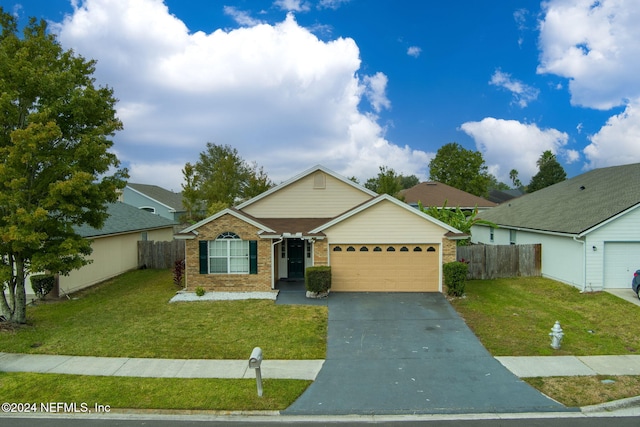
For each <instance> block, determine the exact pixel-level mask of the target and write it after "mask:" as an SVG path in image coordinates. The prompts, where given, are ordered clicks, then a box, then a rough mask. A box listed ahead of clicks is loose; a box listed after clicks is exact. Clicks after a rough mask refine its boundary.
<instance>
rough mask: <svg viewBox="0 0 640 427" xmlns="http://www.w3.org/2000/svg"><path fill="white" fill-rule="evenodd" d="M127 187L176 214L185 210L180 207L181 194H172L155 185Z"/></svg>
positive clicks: (129, 185)
mask: <svg viewBox="0 0 640 427" xmlns="http://www.w3.org/2000/svg"><path fill="white" fill-rule="evenodd" d="M127 187H129V188H130V189H132V190H133V191H135V192H137V193H140V194H142V195H143V196H147V197H148V198H150V199H152V200H154V201H156V202H158V203H160V204H161V205H164V206H166V207H168V208H169V209H174V210H175V211H176V212H184V211H186V209H185V208H184V206H182V193H174V192H173V191H169V190H167V189H164V188H162V187H158V186H157V185H148V184H133V183H129V184H127Z"/></svg>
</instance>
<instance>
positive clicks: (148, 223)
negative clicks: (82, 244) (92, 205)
mask: <svg viewBox="0 0 640 427" xmlns="http://www.w3.org/2000/svg"><path fill="white" fill-rule="evenodd" d="M107 212H108V213H109V217H108V218H107V220H106V221H105V222H104V225H103V227H102V228H101V229H97V228H93V227H90V226H88V225H86V224H85V225H83V226H80V227H75V228H74V229H75V231H76V233H78V234H80V235H81V236H82V237H99V236H108V235H110V234H120V233H127V232H133V231H144V230H152V229H155V228H163V227H171V226H173V225H175V224H176V222H174V221H171V220H169V219H167V218H163V217H161V216H160V215H155V214H152V213H151V212H147V211H144V210H142V209H138V208H136V207H134V206H130V205H127V204H126V203H121V202H116V203H111V204H109V205H108V206H107Z"/></svg>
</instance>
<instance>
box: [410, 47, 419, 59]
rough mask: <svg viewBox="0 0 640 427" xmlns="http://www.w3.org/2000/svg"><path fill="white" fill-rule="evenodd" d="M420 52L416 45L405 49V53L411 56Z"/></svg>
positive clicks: (415, 55) (416, 55)
mask: <svg viewBox="0 0 640 427" xmlns="http://www.w3.org/2000/svg"><path fill="white" fill-rule="evenodd" d="M421 53H422V49H421V48H419V47H418V46H410V47H409V49H407V55H409V56H413V57H414V58H417V57H419V56H420V54H421Z"/></svg>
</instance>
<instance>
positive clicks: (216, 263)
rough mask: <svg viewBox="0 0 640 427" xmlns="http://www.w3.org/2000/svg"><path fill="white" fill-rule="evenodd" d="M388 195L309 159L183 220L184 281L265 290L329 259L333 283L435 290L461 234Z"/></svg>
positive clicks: (345, 287) (347, 287) (340, 287)
mask: <svg viewBox="0 0 640 427" xmlns="http://www.w3.org/2000/svg"><path fill="white" fill-rule="evenodd" d="M467 237H468V236H466V235H464V234H461V233H460V232H459V231H458V230H456V229H455V228H453V227H451V226H449V225H447V224H444V223H442V222H440V221H438V220H436V219H434V218H432V217H430V216H428V215H426V214H423V213H422V212H420V211H418V210H416V209H414V208H412V207H410V206H409V205H407V204H405V203H402V202H400V201H398V200H397V199H395V198H393V197H391V196H388V195H377V194H376V193H374V192H372V191H370V190H368V189H366V188H365V187H362V186H360V185H358V184H356V183H354V182H352V181H351V180H349V179H347V178H345V177H343V176H340V175H338V174H336V173H334V172H332V171H330V170H328V169H326V168H324V167H322V166H315V167H313V168H311V169H308V170H306V171H304V172H302V173H301V174H299V175H297V176H295V177H293V178H291V179H289V180H288V181H285V182H284V183H282V184H280V185H278V186H276V187H273V188H271V189H269V190H268V191H266V192H264V193H262V194H260V195H259V196H257V197H254V198H253V199H250V200H248V201H246V202H244V203H242V204H240V205H238V206H236V207H235V208H229V209H225V210H223V211H221V212H218V213H217V214H215V215H213V216H210V217H209V218H206V219H205V220H203V221H200V222H199V223H197V224H195V225H193V226H191V227H188V228H186V229H185V230H183V231H182V232H180V233H179V234H178V235H176V238H181V239H185V244H186V287H187V289H189V290H194V289H195V288H196V287H199V286H200V287H203V288H205V289H207V290H212V291H234V292H242V291H269V290H271V289H275V285H276V282H277V281H278V280H280V279H285V278H287V279H301V278H303V277H304V274H305V268H306V267H309V266H313V265H330V266H331V269H332V288H331V289H332V291H424V292H427V291H428V292H439V291H442V263H443V262H447V261H454V260H455V256H456V255H455V254H456V242H455V240H456V239H458V238H467Z"/></svg>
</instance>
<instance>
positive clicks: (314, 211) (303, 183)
mask: <svg viewBox="0 0 640 427" xmlns="http://www.w3.org/2000/svg"><path fill="white" fill-rule="evenodd" d="M317 174H322V176H324V188H317V187H318V185H317V184H318V183H317V182H316V179H317V177H316V175H317ZM371 198H372V196H370V195H369V194H367V193H365V192H364V191H361V190H359V189H357V188H355V187H353V186H351V185H349V184H347V183H345V182H342V181H340V180H339V179H336V178H334V177H333V176H331V175H328V174H325V173H324V172H321V171H319V172H316V173H312V174H310V175H309V176H306V177H304V178H301V179H300V180H298V181H296V182H293V183H291V184H289V185H288V186H287V187H284V188H282V189H281V190H278V191H276V192H274V193H272V194H271V195H269V196H268V197H265V198H263V199H260V200H257V201H256V202H253V203H252V204H250V205H249V206H246V207H244V208H242V210H243V211H244V212H246V213H248V214H249V215H253V216H254V217H256V218H332V217H335V216H338V215H340V214H341V213H343V212H345V211H347V210H349V209H351V208H353V207H354V206H357V205H359V204H360V203H363V202H365V201H367V200H370V199H371Z"/></svg>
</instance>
